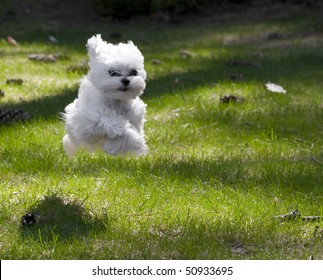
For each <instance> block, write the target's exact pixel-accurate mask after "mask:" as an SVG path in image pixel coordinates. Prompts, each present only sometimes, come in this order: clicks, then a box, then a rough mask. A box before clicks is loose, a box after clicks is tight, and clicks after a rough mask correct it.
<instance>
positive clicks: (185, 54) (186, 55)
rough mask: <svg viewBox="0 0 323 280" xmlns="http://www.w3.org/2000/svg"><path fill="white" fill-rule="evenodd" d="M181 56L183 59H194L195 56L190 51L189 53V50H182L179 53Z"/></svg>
mask: <svg viewBox="0 0 323 280" xmlns="http://www.w3.org/2000/svg"><path fill="white" fill-rule="evenodd" d="M179 54H180V55H181V57H183V58H191V57H193V56H194V55H193V54H192V53H191V52H190V51H188V50H181V51H180V52H179Z"/></svg>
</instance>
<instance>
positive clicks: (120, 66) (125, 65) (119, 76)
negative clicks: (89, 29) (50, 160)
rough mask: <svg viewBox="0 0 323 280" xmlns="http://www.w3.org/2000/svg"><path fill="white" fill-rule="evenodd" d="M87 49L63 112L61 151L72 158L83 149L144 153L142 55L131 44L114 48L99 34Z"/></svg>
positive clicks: (144, 72) (143, 74) (144, 77)
mask: <svg viewBox="0 0 323 280" xmlns="http://www.w3.org/2000/svg"><path fill="white" fill-rule="evenodd" d="M87 49H88V53H89V57H90V62H89V66H90V70H89V73H88V74H87V75H86V76H85V77H84V78H83V79H82V81H81V85H80V88H79V92H78V98H77V99H75V101H74V102H73V103H71V104H69V105H68V106H67V107H66V108H65V113H63V119H64V121H65V124H66V135H65V136H64V138H63V145H64V150H65V152H66V153H67V155H68V156H69V157H72V156H74V154H75V153H76V151H77V149H78V148H80V147H84V148H87V149H88V150H89V151H94V150H96V149H103V150H104V151H105V152H106V153H109V154H111V155H119V154H120V155H126V154H135V155H144V154H146V153H147V152H148V148H147V146H146V143H145V136H144V121H145V113H146V104H145V103H144V102H143V101H142V100H141V99H140V98H139V96H140V95H141V94H142V93H143V91H144V89H145V87H146V83H145V79H146V71H145V70H144V57H143V55H142V54H141V52H140V51H139V50H138V48H137V47H136V46H135V45H134V44H133V43H132V42H131V41H129V42H128V43H127V44H124V43H120V44H118V45H113V44H110V43H107V42H105V41H103V40H102V39H101V35H96V36H93V37H92V38H90V39H89V40H88V41H87Z"/></svg>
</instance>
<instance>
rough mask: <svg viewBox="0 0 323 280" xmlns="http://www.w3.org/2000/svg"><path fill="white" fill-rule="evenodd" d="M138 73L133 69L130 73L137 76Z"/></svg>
mask: <svg viewBox="0 0 323 280" xmlns="http://www.w3.org/2000/svg"><path fill="white" fill-rule="evenodd" d="M137 75H138V72H137V70H131V71H130V73H129V76H137Z"/></svg>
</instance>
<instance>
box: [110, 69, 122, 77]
mask: <svg viewBox="0 0 323 280" xmlns="http://www.w3.org/2000/svg"><path fill="white" fill-rule="evenodd" d="M109 75H110V76H111V77H120V76H121V74H120V73H119V72H117V71H116V70H113V69H110V70H109Z"/></svg>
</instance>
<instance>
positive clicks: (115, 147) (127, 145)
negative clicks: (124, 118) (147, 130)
mask: <svg viewBox="0 0 323 280" xmlns="http://www.w3.org/2000/svg"><path fill="white" fill-rule="evenodd" d="M103 150H104V151H105V152H106V153H109V154H111V155H114V156H116V155H126V154H135V155H138V156H141V155H145V154H147V152H148V148H147V146H146V144H145V139H144V136H143V135H142V134H141V133H139V132H138V130H137V129H136V128H134V127H133V126H132V125H130V124H129V126H128V128H127V129H126V130H125V133H124V134H123V135H122V136H118V137H115V138H113V139H107V141H106V142H105V143H104V145H103Z"/></svg>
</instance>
